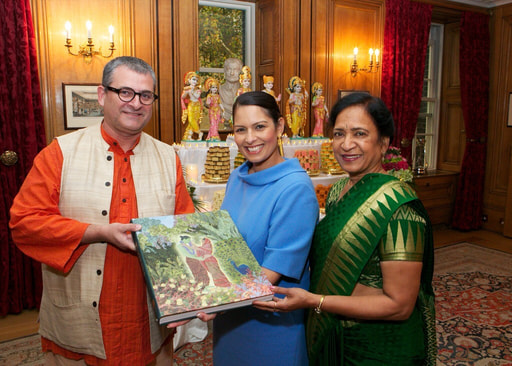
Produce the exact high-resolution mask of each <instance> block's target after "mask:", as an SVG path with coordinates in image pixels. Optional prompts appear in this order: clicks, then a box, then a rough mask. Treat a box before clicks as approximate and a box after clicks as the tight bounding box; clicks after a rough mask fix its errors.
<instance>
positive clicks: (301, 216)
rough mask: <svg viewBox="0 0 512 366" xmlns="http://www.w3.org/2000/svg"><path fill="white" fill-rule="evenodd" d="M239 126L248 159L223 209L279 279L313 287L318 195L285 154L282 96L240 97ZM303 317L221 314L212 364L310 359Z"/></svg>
mask: <svg viewBox="0 0 512 366" xmlns="http://www.w3.org/2000/svg"><path fill="white" fill-rule="evenodd" d="M233 129H234V136H235V142H236V144H237V145H238V149H239V150H240V152H241V153H242V154H243V155H244V156H245V158H246V159H247V161H246V162H245V163H244V164H242V165H241V166H240V167H239V168H237V169H236V170H234V171H233V172H232V173H231V175H230V177H229V181H228V183H227V186H226V195H225V198H224V202H223V204H222V207H221V208H222V209H225V210H227V211H228V212H229V213H230V215H231V217H232V218H233V220H234V222H235V223H236V225H237V227H238V229H239V230H240V232H241V234H242V236H243V237H244V239H245V241H246V242H247V243H248V245H249V247H250V248H251V250H252V252H253V253H254V256H255V257H256V259H257V260H258V262H259V263H260V265H261V266H262V268H263V271H264V272H265V274H266V275H267V277H268V279H269V280H270V282H272V284H274V285H279V286H281V287H301V288H304V289H308V288H309V266H308V254H309V250H310V246H311V240H312V236H313V232H314V229H315V225H316V222H317V218H318V201H317V199H316V195H315V190H314V187H313V184H312V181H311V179H310V178H309V177H308V175H307V173H306V172H305V171H304V169H302V167H301V166H300V164H299V162H298V160H297V159H286V158H284V157H283V156H281V154H280V152H279V144H278V140H279V139H280V136H281V135H282V134H283V131H284V119H283V117H282V115H281V112H280V111H279V107H278V106H277V103H276V101H275V99H274V98H273V97H272V96H271V95H269V94H267V93H264V92H261V91H254V92H247V93H244V94H242V95H240V96H239V97H238V98H237V99H236V101H235V103H234V105H233ZM304 315H305V314H304V312H303V311H302V310H298V311H293V312H289V313H277V312H276V313H269V312H265V311H262V310H258V309H256V308H254V307H245V308H240V309H235V310H231V311H228V312H226V313H223V314H218V315H217V316H216V317H215V319H214V321H213V363H214V364H215V365H222V366H225V365H237V366H238V365H280V366H281V365H308V358H307V349H306V339H305V330H304V328H305V326H304ZM199 317H200V318H201V319H203V320H207V319H211V318H212V317H213V316H211V315H210V316H208V315H206V314H200V315H199Z"/></svg>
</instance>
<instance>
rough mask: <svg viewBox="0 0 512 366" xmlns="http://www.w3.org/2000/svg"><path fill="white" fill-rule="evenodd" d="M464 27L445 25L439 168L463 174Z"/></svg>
mask: <svg viewBox="0 0 512 366" xmlns="http://www.w3.org/2000/svg"><path fill="white" fill-rule="evenodd" d="M459 39H460V24H459V23H458V22H457V23H452V24H446V25H445V31H444V47H443V77H442V82H441V113H440V121H439V141H438V143H439V144H438V147H439V150H438V155H437V168H438V169H441V170H448V171H454V172H459V171H460V166H461V164H462V159H463V157H464V149H465V146H466V132H465V127H464V118H463V115H462V108H461V97H460V77H459Z"/></svg>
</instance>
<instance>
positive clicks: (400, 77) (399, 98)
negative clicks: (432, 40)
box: [381, 0, 432, 162]
mask: <svg viewBox="0 0 512 366" xmlns="http://www.w3.org/2000/svg"><path fill="white" fill-rule="evenodd" d="M431 19H432V5H427V4H421V3H417V2H413V1H410V0H386V23H385V27H384V50H383V54H382V91H381V96H382V100H383V101H384V103H386V105H387V106H388V108H389V109H390V111H391V113H392V114H393V118H394V120H395V125H396V135H395V140H394V142H393V145H394V146H397V147H399V148H400V149H401V152H402V155H403V156H404V157H405V158H406V159H407V160H408V161H409V162H410V161H411V150H412V146H411V143H412V139H413V137H414V133H415V131H416V124H417V122H418V115H419V111H420V103H421V91H422V88H423V72H424V69H425V57H426V52H427V45H428V37H429V32H430V23H431Z"/></svg>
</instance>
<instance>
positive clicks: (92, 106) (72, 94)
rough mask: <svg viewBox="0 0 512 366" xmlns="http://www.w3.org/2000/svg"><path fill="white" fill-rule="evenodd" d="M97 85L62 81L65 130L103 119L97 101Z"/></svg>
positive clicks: (85, 125) (101, 109) (92, 123)
mask: <svg viewBox="0 0 512 366" xmlns="http://www.w3.org/2000/svg"><path fill="white" fill-rule="evenodd" d="M98 85H99V83H98V84H74V83H62V99H63V104H64V128H65V129H66V130H74V129H78V128H83V127H87V126H91V125H94V124H96V123H100V122H101V121H102V120H103V108H102V107H101V105H100V104H99V102H98V92H97V89H98Z"/></svg>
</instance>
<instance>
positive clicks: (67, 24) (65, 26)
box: [64, 20, 71, 39]
mask: <svg viewBox="0 0 512 366" xmlns="http://www.w3.org/2000/svg"><path fill="white" fill-rule="evenodd" d="M64 28H66V39H71V23H70V22H69V20H68V21H67V22H66V24H64Z"/></svg>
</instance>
